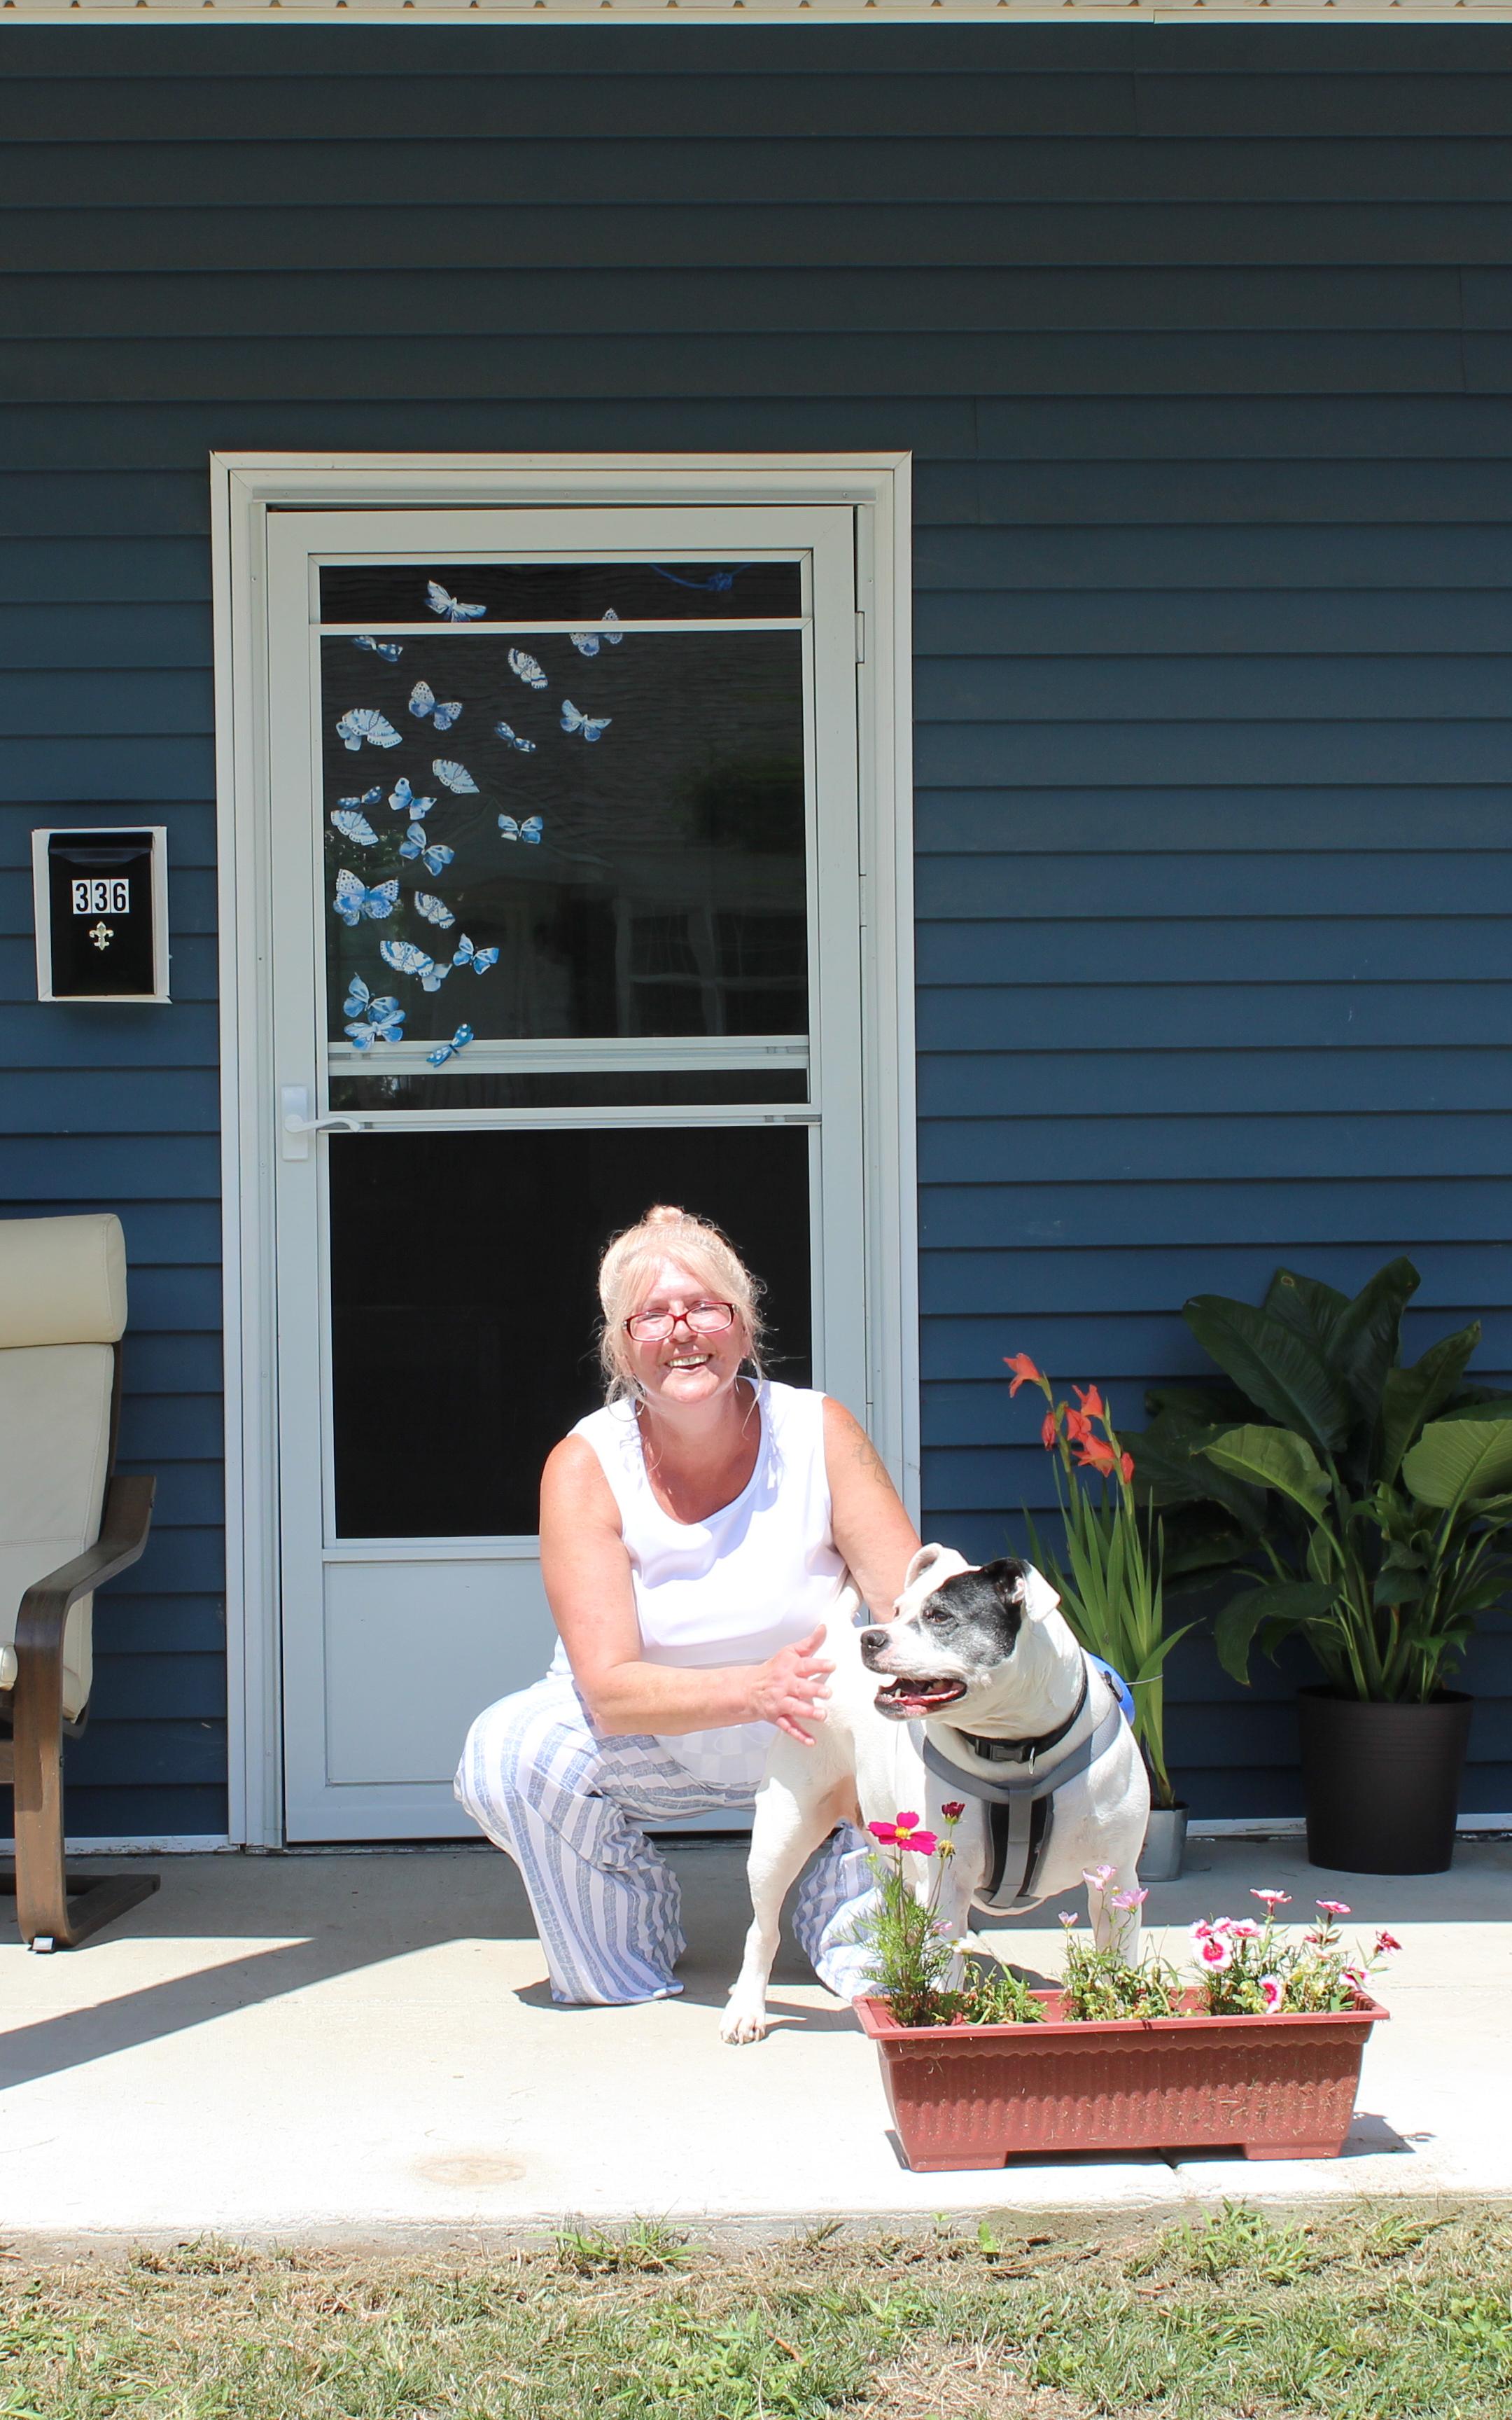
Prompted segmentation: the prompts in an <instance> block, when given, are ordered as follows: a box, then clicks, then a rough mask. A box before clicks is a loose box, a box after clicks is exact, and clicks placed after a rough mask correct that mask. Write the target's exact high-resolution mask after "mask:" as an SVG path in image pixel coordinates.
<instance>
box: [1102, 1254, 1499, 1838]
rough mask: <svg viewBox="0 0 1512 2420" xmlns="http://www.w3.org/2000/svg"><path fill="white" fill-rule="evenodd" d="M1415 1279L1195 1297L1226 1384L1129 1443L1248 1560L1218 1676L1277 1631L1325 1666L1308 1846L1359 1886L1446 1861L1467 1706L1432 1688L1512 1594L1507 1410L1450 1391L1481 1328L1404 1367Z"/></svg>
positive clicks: (1474, 1391) (1226, 1624) (1194, 1396)
mask: <svg viewBox="0 0 1512 2420" xmlns="http://www.w3.org/2000/svg"><path fill="white" fill-rule="evenodd" d="M1418 1282H1419V1280H1418V1274H1417V1271H1416V1270H1415V1269H1414V1268H1413V1266H1412V1263H1411V1262H1410V1261H1407V1260H1396V1261H1393V1262H1391V1263H1390V1264H1388V1265H1387V1266H1386V1267H1385V1268H1383V1269H1381V1270H1380V1271H1378V1273H1377V1274H1376V1276H1375V1277H1373V1278H1372V1279H1371V1280H1369V1282H1368V1284H1366V1285H1365V1286H1364V1287H1363V1288H1362V1289H1361V1291H1360V1293H1359V1294H1358V1295H1355V1296H1354V1297H1353V1298H1352V1300H1351V1299H1350V1297H1349V1296H1347V1295H1343V1294H1340V1293H1338V1292H1337V1291H1336V1290H1335V1288H1334V1287H1333V1286H1329V1285H1324V1284H1322V1283H1321V1282H1320V1281H1319V1280H1317V1279H1316V1278H1305V1277H1300V1276H1298V1275H1297V1274H1296V1272H1295V1271H1293V1270H1290V1269H1278V1270H1277V1271H1276V1274H1275V1276H1274V1278H1273V1280H1272V1283H1271V1287H1270V1291H1269V1292H1268V1294H1267V1295H1266V1297H1265V1301H1264V1303H1263V1304H1262V1305H1260V1306H1259V1307H1258V1308H1257V1307H1256V1306H1255V1305H1253V1304H1250V1303H1244V1302H1236V1301H1231V1300H1229V1299H1227V1297H1225V1296H1223V1295H1196V1296H1195V1297H1194V1299H1193V1300H1192V1301H1190V1302H1189V1303H1188V1304H1187V1305H1186V1307H1185V1311H1184V1313H1183V1316H1184V1317H1185V1319H1186V1322H1187V1325H1188V1326H1190V1327H1191V1329H1192V1331H1193V1333H1194V1335H1195V1336H1196V1338H1197V1340H1198V1342H1200V1343H1201V1344H1202V1345H1203V1347H1204V1348H1205V1350H1206V1351H1207V1352H1208V1353H1210V1354H1211V1357H1212V1358H1213V1359H1214V1360H1215V1361H1216V1362H1217V1363H1218V1364H1219V1366H1220V1368H1222V1369H1223V1370H1224V1371H1226V1372H1227V1375H1228V1379H1229V1381H1230V1384H1229V1385H1228V1386H1227V1387H1226V1388H1221V1389H1216V1390H1203V1389H1200V1388H1194V1389H1182V1390H1178V1391H1175V1392H1172V1393H1168V1394H1165V1395H1162V1396H1160V1397H1157V1398H1155V1399H1152V1401H1153V1402H1154V1404H1155V1406H1156V1408H1157V1418H1156V1419H1155V1420H1154V1421H1152V1423H1151V1425H1150V1427H1149V1430H1148V1431H1147V1432H1146V1433H1145V1435H1144V1436H1143V1437H1141V1438H1136V1439H1134V1440H1133V1443H1134V1450H1135V1451H1136V1453H1137V1455H1138V1459H1139V1463H1140V1467H1141V1471H1142V1473H1143V1474H1144V1475H1145V1476H1146V1478H1147V1479H1148V1481H1149V1484H1150V1486H1151V1489H1152V1492H1153V1494H1154V1496H1155V1499H1156V1501H1157V1502H1159V1503H1162V1504H1163V1505H1164V1506H1165V1507H1166V1508H1172V1507H1176V1506H1180V1505H1181V1504H1183V1503H1184V1504H1187V1505H1191V1504H1192V1503H1193V1502H1194V1501H1195V1500H1196V1499H1207V1504H1206V1510H1207V1512H1210V1513H1212V1514H1215V1516H1216V1518H1215V1520H1214V1521H1210V1523H1209V1531H1208V1534H1209V1539H1210V1548H1211V1559H1212V1560H1214V1561H1217V1560H1219V1559H1224V1558H1225V1557H1227V1558H1229V1559H1234V1558H1238V1559H1242V1562H1243V1566H1244V1573H1243V1576H1244V1582H1245V1585H1244V1586H1243V1588H1242V1590H1240V1591H1239V1593H1238V1594H1236V1595H1235V1596H1234V1597H1233V1598H1232V1600H1231V1601H1230V1603H1229V1604H1228V1605H1227V1606H1225V1608H1224V1609H1223V1611H1222V1612H1221V1613H1220V1614H1219V1615H1218V1617H1217V1621H1216V1623H1215V1626H1214V1637H1215V1642H1216V1645H1217V1649H1218V1653H1219V1656H1220V1658H1221V1660H1222V1662H1223V1664H1224V1666H1225V1668H1226V1669H1227V1670H1228V1671H1229V1672H1231V1673H1232V1674H1233V1675H1234V1676H1235V1678H1236V1679H1237V1680H1240V1681H1247V1680H1248V1677H1249V1655H1250V1651H1251V1648H1252V1646H1253V1644H1254V1642H1255V1641H1256V1639H1257V1638H1258V1640H1259V1643H1260V1645H1261V1646H1262V1648H1264V1649H1265V1650H1266V1651H1267V1652H1271V1653H1274V1652H1275V1650H1276V1648H1277V1646H1278V1645H1279V1644H1280V1642H1281V1641H1282V1640H1283V1639H1285V1638H1287V1637H1291V1636H1293V1635H1295V1636H1297V1637H1301V1638H1303V1639H1304V1640H1305V1642H1306V1644H1307V1646H1308V1648H1309V1649H1310V1650H1311V1652H1312V1653H1313V1655H1314V1656H1315V1657H1316V1659H1317V1661H1318V1663H1319V1666H1320V1667H1321V1669H1322V1673H1323V1679H1322V1681H1321V1682H1320V1683H1318V1684H1317V1685H1315V1686H1312V1687H1309V1688H1304V1690H1303V1691H1302V1692H1301V1694H1300V1698H1299V1722H1300V1730H1301V1745H1302V1770H1303V1789H1304V1801H1305V1806H1306V1812H1307V1854H1308V1855H1309V1857H1310V1858H1311V1859H1312V1861H1313V1863H1314V1864H1315V1865H1321V1866H1332V1867H1335V1868H1344V1869H1352V1870H1354V1871H1357V1872H1362V1873H1435V1872H1439V1871H1442V1870H1443V1868H1444V1867H1446V1866H1447V1865H1448V1864H1449V1862H1450V1860H1451V1857H1452V1855H1453V1852H1454V1831H1455V1818H1456V1814H1457V1811H1458V1795H1459V1782H1460V1775H1461V1771H1462V1768H1463V1764H1464V1756H1465V1744H1466V1739H1467V1735H1468V1731H1469V1723H1470V1700H1469V1699H1468V1697H1466V1696H1465V1695H1464V1694H1463V1693H1462V1692H1460V1691H1458V1690H1455V1689H1451V1688H1450V1687H1448V1686H1447V1685H1446V1683H1447V1681H1448V1678H1449V1676H1450V1674H1451V1673H1452V1672H1453V1670H1454V1668H1455V1667H1456V1665H1457V1663H1458V1658H1459V1656H1460V1655H1461V1653H1462V1652H1463V1650H1464V1647H1465V1644H1466V1641H1467V1640H1468V1638H1469V1637H1470V1635H1471V1632H1472V1630H1473V1626H1474V1622H1475V1620H1476V1617H1477V1615H1479V1614H1481V1613H1483V1612H1485V1611H1486V1610H1487V1609H1488V1607H1489V1606H1492V1605H1494V1604H1496V1603H1497V1602H1498V1601H1499V1600H1500V1599H1501V1598H1502V1597H1504V1595H1505V1593H1506V1591H1507V1590H1508V1587H1509V1585H1512V1557H1509V1556H1508V1554H1507V1552H1506V1550H1505V1541H1506V1532H1507V1529H1508V1527H1509V1525H1512V1398H1508V1397H1506V1396H1502V1395H1495V1394H1493V1393H1491V1392H1490V1390H1489V1389H1484V1388H1469V1387H1465V1386H1464V1385H1463V1384H1462V1383H1461V1382H1462V1381H1463V1378H1464V1374H1465V1371H1466V1369H1467V1367H1468V1365H1469V1362H1470V1358H1471V1356H1472V1354H1473V1352H1474V1349H1475V1346H1476V1344H1477V1343H1478V1342H1479V1341H1480V1326H1479V1323H1478V1322H1475V1323H1473V1324H1472V1325H1471V1326H1468V1327H1463V1328H1460V1329H1458V1330H1457V1331H1456V1333H1454V1334H1453V1335H1450V1336H1445V1337H1443V1338H1441V1339H1440V1341H1439V1342H1438V1343H1436V1344H1433V1345H1430V1346H1429V1348H1428V1350H1427V1352H1426V1353H1424V1354H1423V1355H1422V1356H1421V1357H1420V1358H1419V1359H1418V1360H1416V1361H1415V1362H1413V1363H1412V1365H1411V1366H1410V1367H1406V1368H1404V1367H1403V1366H1402V1362H1401V1350H1400V1344H1401V1319H1402V1312H1403V1311H1404V1309H1405V1307H1406V1305H1407V1303H1408V1302H1409V1300H1410V1299H1411V1297H1412V1295H1413V1294H1414V1293H1415V1292H1416V1289H1417V1286H1418ZM1166 1517H1167V1518H1169V1517H1171V1512H1170V1510H1169V1509H1167V1513H1166ZM1226 1533H1227V1534H1226Z"/></svg>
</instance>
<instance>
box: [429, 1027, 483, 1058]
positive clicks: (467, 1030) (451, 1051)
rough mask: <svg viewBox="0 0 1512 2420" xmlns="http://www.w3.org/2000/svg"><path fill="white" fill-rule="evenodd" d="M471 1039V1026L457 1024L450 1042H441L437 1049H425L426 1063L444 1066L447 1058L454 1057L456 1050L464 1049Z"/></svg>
mask: <svg viewBox="0 0 1512 2420" xmlns="http://www.w3.org/2000/svg"><path fill="white" fill-rule="evenodd" d="M471 1039H472V1028H471V1025H459V1026H458V1027H457V1029H456V1032H455V1033H454V1034H453V1036H452V1038H451V1040H450V1042H443V1043H442V1044H441V1047H440V1049H439V1050H427V1051H426V1053H425V1062H426V1064H427V1065H428V1066H431V1067H444V1066H445V1064H446V1063H447V1061H448V1059H451V1058H455V1054H456V1053H457V1051H458V1050H465V1049H466V1048H467V1047H468V1044H469V1043H470V1042H471Z"/></svg>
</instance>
